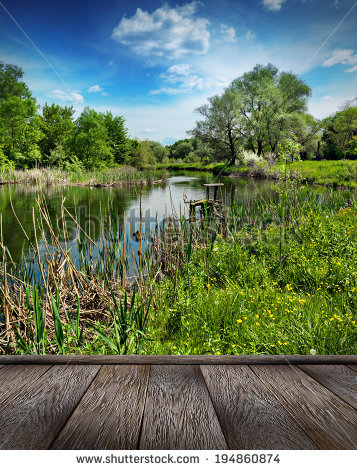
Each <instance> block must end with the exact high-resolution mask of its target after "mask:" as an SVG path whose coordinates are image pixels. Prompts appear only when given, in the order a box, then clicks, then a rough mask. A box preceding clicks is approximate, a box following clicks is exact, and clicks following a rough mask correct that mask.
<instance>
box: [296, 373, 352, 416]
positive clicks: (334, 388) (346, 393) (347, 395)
mask: <svg viewBox="0 0 357 470" xmlns="http://www.w3.org/2000/svg"><path fill="white" fill-rule="evenodd" d="M300 369H302V370H303V371H304V372H306V373H307V374H309V375H310V376H311V377H313V378H314V379H315V380H317V381H318V382H319V383H320V384H321V385H323V386H324V387H326V388H328V389H329V390H331V392H333V393H334V394H335V395H337V396H339V397H340V398H342V400H344V401H345V402H346V403H348V404H349V405H351V406H353V407H354V408H356V409H357V373H356V372H355V371H353V370H351V369H350V368H349V367H346V366H340V365H328V366H326V365H306V366H300Z"/></svg>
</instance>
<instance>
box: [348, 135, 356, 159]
mask: <svg viewBox="0 0 357 470" xmlns="http://www.w3.org/2000/svg"><path fill="white" fill-rule="evenodd" d="M346 156H347V157H348V158H351V159H354V160H355V159H357V136H354V137H353V138H352V140H350V141H349V148H348V150H347V152H346Z"/></svg>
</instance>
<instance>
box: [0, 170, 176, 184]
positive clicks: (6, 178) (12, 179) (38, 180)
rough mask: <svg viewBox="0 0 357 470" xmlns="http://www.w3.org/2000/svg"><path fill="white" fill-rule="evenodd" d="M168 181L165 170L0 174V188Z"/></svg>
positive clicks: (2, 172)
mask: <svg viewBox="0 0 357 470" xmlns="http://www.w3.org/2000/svg"><path fill="white" fill-rule="evenodd" d="M167 179H168V177H167V172H166V170H165V169H142V170H138V169H136V168H134V167H131V166H129V165H122V166H119V167H114V168H105V169H97V170H82V171H79V170H76V171H71V170H61V169H59V168H33V169H30V170H6V171H0V185H4V184H31V185H36V184H45V185H53V184H58V185H68V186H71V185H73V186H93V187H111V186H112V187H115V186H130V185H146V184H155V183H163V182H166V181H167Z"/></svg>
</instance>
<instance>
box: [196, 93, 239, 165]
mask: <svg viewBox="0 0 357 470" xmlns="http://www.w3.org/2000/svg"><path fill="white" fill-rule="evenodd" d="M208 101H209V104H205V105H203V106H200V107H199V108H196V109H195V112H197V113H199V114H201V115H202V116H203V117H204V119H203V120H202V121H197V122H196V127H195V128H194V129H193V130H192V131H189V134H191V135H193V136H194V137H195V138H197V139H199V140H200V141H201V142H203V143H206V144H208V145H209V146H210V147H212V148H213V149H214V150H215V153H216V157H217V158H227V157H228V159H229V161H230V164H231V165H234V164H235V162H236V160H237V158H239V149H240V148H241V147H242V144H243V132H242V129H241V122H240V119H239V113H238V111H239V109H240V103H239V96H238V95H237V93H235V91H234V90H232V89H228V90H226V91H225V92H224V93H223V95H222V96H218V95H216V96H212V97H211V98H208Z"/></svg>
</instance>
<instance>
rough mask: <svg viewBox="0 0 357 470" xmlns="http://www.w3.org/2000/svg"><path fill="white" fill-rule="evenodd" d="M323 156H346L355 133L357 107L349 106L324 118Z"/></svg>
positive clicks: (336, 157) (356, 130) (331, 157)
mask: <svg viewBox="0 0 357 470" xmlns="http://www.w3.org/2000/svg"><path fill="white" fill-rule="evenodd" d="M324 124H325V130H324V134H323V138H322V139H323V141H324V144H325V149H324V156H325V158H328V159H339V158H346V156H348V151H349V148H350V146H351V141H352V144H353V137H354V136H355V135H357V107H356V106H354V107H353V106H349V107H347V108H345V109H343V110H342V111H339V112H337V113H335V114H334V115H333V116H331V117H329V118H327V119H325V120H324Z"/></svg>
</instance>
